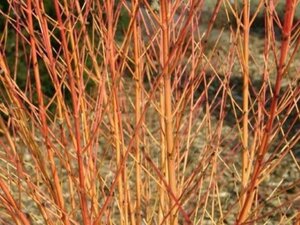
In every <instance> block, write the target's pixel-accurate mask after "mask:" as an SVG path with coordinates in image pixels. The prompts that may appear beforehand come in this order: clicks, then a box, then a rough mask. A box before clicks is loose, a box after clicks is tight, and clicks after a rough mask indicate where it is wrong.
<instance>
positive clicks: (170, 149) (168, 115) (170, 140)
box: [160, 0, 178, 225]
mask: <svg viewBox="0 0 300 225" xmlns="http://www.w3.org/2000/svg"><path fill="white" fill-rule="evenodd" d="M160 4H161V25H162V51H161V54H162V61H163V65H162V66H163V68H164V104H165V114H164V117H165V125H166V133H165V138H166V147H167V163H168V180H169V185H170V188H171V190H172V192H173V193H174V194H175V196H176V197H177V182H176V162H175V157H176V155H175V149H174V136H173V115H172V87H171V74H170V70H169V41H170V39H169V1H167V0H162V1H161V2H160ZM169 200H170V202H169V210H170V212H171V213H170V225H177V224H178V222H177V220H178V218H177V217H178V216H177V208H176V207H175V201H174V200H173V199H172V198H171V196H169Z"/></svg>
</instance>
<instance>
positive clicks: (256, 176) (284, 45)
mask: <svg viewBox="0 0 300 225" xmlns="http://www.w3.org/2000/svg"><path fill="white" fill-rule="evenodd" d="M295 9H296V0H287V1H286V5H285V15H284V24H283V28H282V40H281V49H280V58H279V62H278V64H277V65H278V68H277V77H276V83H275V87H274V92H273V97H272V102H271V108H270V111H269V119H268V121H267V124H266V127H265V132H264V134H263V138H262V141H261V145H260V147H259V149H258V156H257V160H256V162H255V165H254V170H253V175H252V179H251V182H250V184H249V187H248V189H247V194H246V197H245V199H244V203H243V205H242V208H241V211H240V214H239V217H238V219H237V222H236V224H243V223H244V222H245V221H246V220H247V218H248V215H249V213H250V210H251V206H252V203H253V200H254V196H255V190H256V189H257V186H258V184H259V183H260V182H261V181H262V180H261V179H260V173H261V171H262V168H263V165H264V158H265V155H266V153H267V151H268V146H269V140H270V135H271V133H272V128H273V122H274V118H275V116H276V114H277V103H278V98H279V93H280V89H281V82H282V78H283V76H284V71H286V65H285V63H286V61H287V56H288V52H289V49H290V40H291V30H292V26H293V19H294V14H295Z"/></svg>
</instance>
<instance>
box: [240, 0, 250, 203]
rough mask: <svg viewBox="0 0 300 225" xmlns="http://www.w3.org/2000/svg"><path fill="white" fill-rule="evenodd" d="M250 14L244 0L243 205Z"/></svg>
mask: <svg viewBox="0 0 300 225" xmlns="http://www.w3.org/2000/svg"><path fill="white" fill-rule="evenodd" d="M249 14H250V1H248V0H244V9H243V25H244V26H243V28H244V40H243V51H242V53H243V54H242V65H243V128H242V129H243V133H242V139H243V140H242V144H243V150H242V151H243V152H242V189H241V192H242V193H241V205H243V203H244V199H245V196H244V194H243V193H244V191H245V188H246V186H247V183H248V178H249V171H250V168H249V166H250V165H249V149H248V139H249V137H248V136H249V134H248V130H249V129H248V123H249V31H250V23H249Z"/></svg>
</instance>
